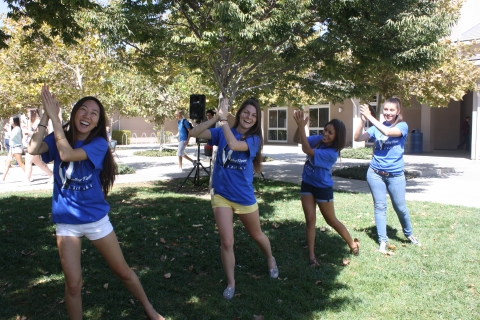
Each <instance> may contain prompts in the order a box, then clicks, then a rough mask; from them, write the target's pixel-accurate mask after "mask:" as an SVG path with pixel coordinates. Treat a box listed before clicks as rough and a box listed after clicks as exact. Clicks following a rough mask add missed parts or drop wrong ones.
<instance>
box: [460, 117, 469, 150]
mask: <svg viewBox="0 0 480 320" xmlns="http://www.w3.org/2000/svg"><path fill="white" fill-rule="evenodd" d="M461 134H462V143H460V144H459V145H458V146H457V149H462V147H463V146H464V145H465V151H470V117H469V116H467V117H466V118H465V121H463V123H462V128H461Z"/></svg>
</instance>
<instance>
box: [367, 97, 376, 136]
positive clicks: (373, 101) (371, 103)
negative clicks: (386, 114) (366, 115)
mask: <svg viewBox="0 0 480 320" xmlns="http://www.w3.org/2000/svg"><path fill="white" fill-rule="evenodd" d="M368 104H369V105H370V106H371V107H372V108H370V112H371V113H372V115H373V116H374V117H375V118H377V119H378V114H373V112H372V109H373V111H375V113H376V112H377V105H378V102H377V96H376V95H374V96H373V98H372V101H369V102H368ZM371 126H372V124H371V123H370V121H368V120H367V121H365V130H366V129H368V128H370V127H371Z"/></svg>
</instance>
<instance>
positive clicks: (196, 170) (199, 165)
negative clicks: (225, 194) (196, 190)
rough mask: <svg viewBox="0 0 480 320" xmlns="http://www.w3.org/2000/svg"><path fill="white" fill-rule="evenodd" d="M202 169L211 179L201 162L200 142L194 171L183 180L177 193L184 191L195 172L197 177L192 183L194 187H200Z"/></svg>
mask: <svg viewBox="0 0 480 320" xmlns="http://www.w3.org/2000/svg"><path fill="white" fill-rule="evenodd" d="M200 167H201V168H202V169H203V171H205V173H206V174H207V176H208V177H210V172H208V170H207V169H205V167H204V166H203V164H202V163H201V162H200V142H197V160H196V161H194V162H193V168H192V170H190V173H189V174H188V176H187V177H186V178H185V180H183V182H182V184H181V185H180V187H178V189H177V193H178V191H180V189H182V187H183V185H184V184H185V182H187V180H189V178H190V176H191V175H192V173H193V172H194V171H195V176H194V177H193V181H192V180H190V181H192V183H193V185H195V186H199V185H200Z"/></svg>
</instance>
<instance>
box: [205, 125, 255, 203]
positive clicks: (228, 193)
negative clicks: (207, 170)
mask: <svg viewBox="0 0 480 320" xmlns="http://www.w3.org/2000/svg"><path fill="white" fill-rule="evenodd" d="M231 130H232V133H233V135H234V136H235V138H237V140H240V139H241V137H242V134H241V133H239V132H237V130H235V128H232V129H231ZM210 132H211V133H212V143H213V145H216V146H218V150H217V157H216V160H215V167H214V170H213V177H212V188H213V190H214V193H215V194H218V195H221V196H222V197H224V198H225V199H227V200H230V201H232V202H235V203H238V204H241V205H243V206H250V205H253V204H255V203H256V202H257V199H256V198H255V194H254V190H253V171H254V168H253V159H255V156H256V154H257V151H258V149H259V148H260V144H261V140H260V137H259V136H248V137H247V138H246V139H245V142H246V143H247V145H248V150H247V151H233V150H230V148H229V147H228V144H227V141H226V140H225V136H224V134H223V129H222V127H218V128H215V129H210Z"/></svg>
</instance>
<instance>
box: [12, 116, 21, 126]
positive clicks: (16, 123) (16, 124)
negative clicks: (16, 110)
mask: <svg viewBox="0 0 480 320" xmlns="http://www.w3.org/2000/svg"><path fill="white" fill-rule="evenodd" d="M12 119H13V124H14V125H15V127H20V117H18V116H15V117H12Z"/></svg>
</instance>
